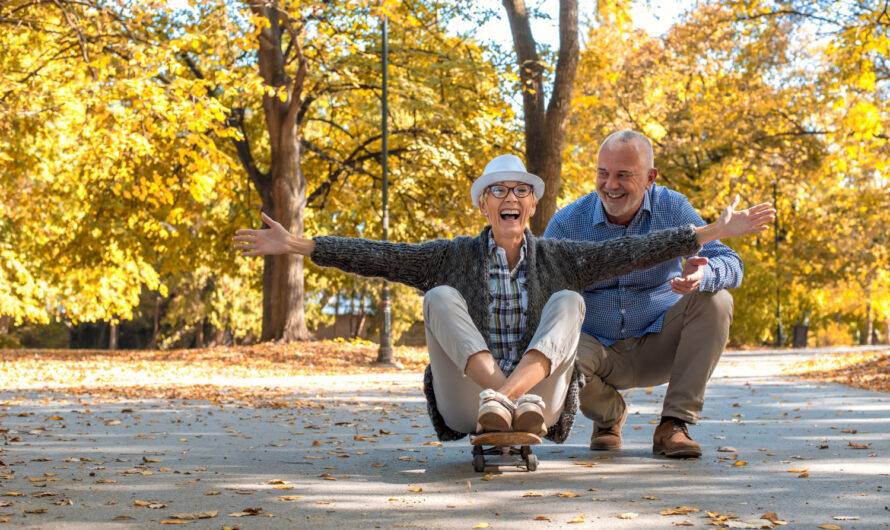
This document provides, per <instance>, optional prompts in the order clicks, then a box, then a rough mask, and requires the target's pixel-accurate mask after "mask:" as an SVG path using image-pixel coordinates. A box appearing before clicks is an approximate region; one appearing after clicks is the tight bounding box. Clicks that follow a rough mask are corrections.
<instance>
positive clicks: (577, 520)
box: [569, 513, 584, 524]
mask: <svg viewBox="0 0 890 530" xmlns="http://www.w3.org/2000/svg"><path fill="white" fill-rule="evenodd" d="M583 522H584V514H583V513H582V514H581V515H579V516H578V517H575V518H574V519H572V520H571V521H569V524H580V523H583Z"/></svg>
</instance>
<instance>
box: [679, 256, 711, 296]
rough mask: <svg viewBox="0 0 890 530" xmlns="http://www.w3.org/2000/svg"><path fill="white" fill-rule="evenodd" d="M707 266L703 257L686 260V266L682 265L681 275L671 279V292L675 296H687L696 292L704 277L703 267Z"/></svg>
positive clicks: (706, 260)
mask: <svg viewBox="0 0 890 530" xmlns="http://www.w3.org/2000/svg"><path fill="white" fill-rule="evenodd" d="M707 264H708V258H706V257H704V256H693V257H691V258H689V259H687V260H686V264H685V265H683V274H682V275H681V276H678V277H676V278H673V279H671V281H670V284H671V291H673V292H675V293H677V294H689V293H691V292H693V291H697V290H698V287H699V285H701V281H702V279H703V278H704V277H705V265H707Z"/></svg>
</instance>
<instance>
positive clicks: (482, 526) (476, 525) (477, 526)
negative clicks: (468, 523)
mask: <svg viewBox="0 0 890 530" xmlns="http://www.w3.org/2000/svg"><path fill="white" fill-rule="evenodd" d="M489 526H491V525H490V524H488V523H479V524H475V525H473V528H488V527H489Z"/></svg>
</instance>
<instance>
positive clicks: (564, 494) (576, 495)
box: [553, 491, 580, 499]
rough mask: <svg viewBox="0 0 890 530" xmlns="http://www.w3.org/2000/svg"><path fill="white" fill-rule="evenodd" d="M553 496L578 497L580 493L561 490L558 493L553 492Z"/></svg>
mask: <svg viewBox="0 0 890 530" xmlns="http://www.w3.org/2000/svg"><path fill="white" fill-rule="evenodd" d="M553 496H554V497H562V498H564V499H570V498H572V497H580V495H578V494H577V493H575V492H574V491H563V492H560V493H554V494H553Z"/></svg>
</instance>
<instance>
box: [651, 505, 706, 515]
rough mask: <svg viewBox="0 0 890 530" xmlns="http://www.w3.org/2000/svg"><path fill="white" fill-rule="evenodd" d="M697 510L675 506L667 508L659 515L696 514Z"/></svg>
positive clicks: (690, 507)
mask: <svg viewBox="0 0 890 530" xmlns="http://www.w3.org/2000/svg"><path fill="white" fill-rule="evenodd" d="M700 511H701V510H699V509H698V508H693V507H692V506H677V507H676V508H667V509H665V510H661V511H660V512H658V513H660V514H661V515H686V514H687V513H696V512H700Z"/></svg>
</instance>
